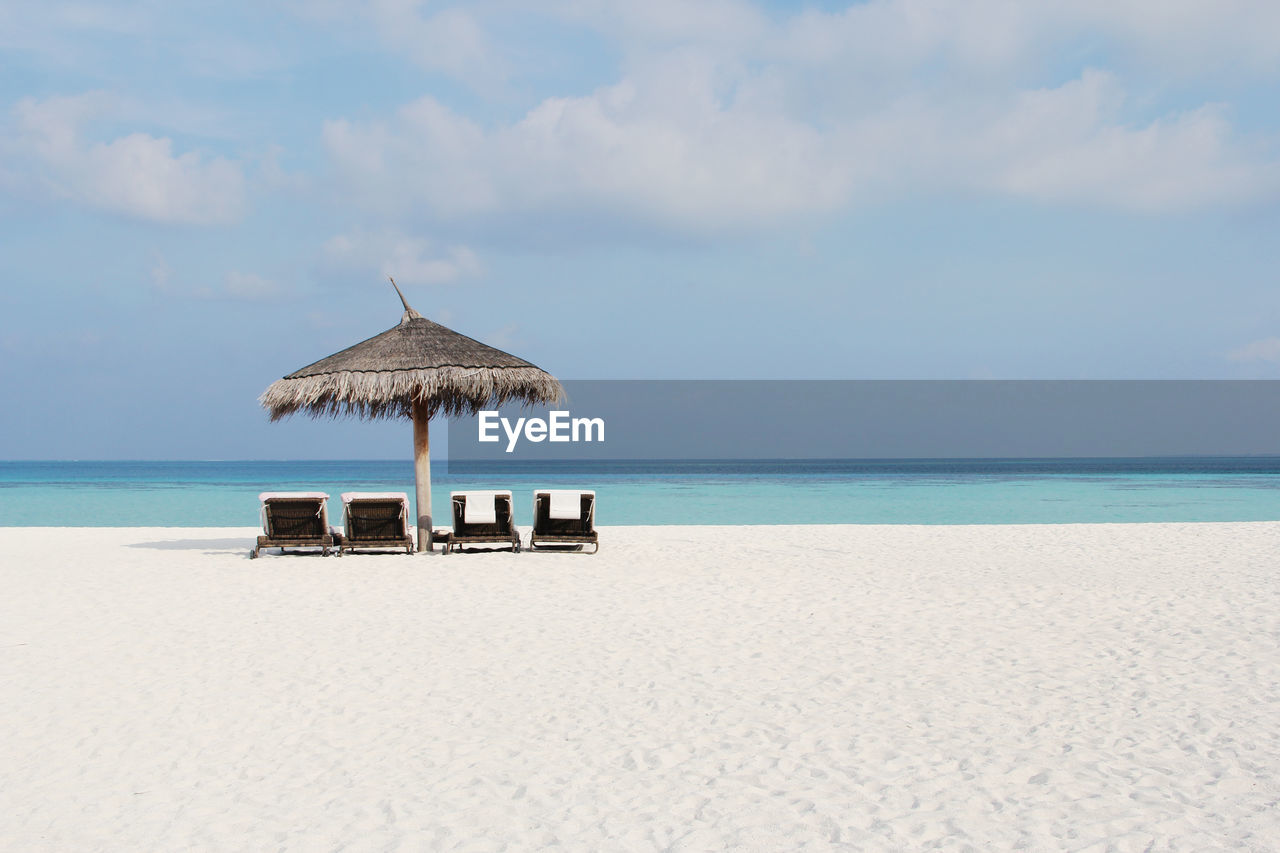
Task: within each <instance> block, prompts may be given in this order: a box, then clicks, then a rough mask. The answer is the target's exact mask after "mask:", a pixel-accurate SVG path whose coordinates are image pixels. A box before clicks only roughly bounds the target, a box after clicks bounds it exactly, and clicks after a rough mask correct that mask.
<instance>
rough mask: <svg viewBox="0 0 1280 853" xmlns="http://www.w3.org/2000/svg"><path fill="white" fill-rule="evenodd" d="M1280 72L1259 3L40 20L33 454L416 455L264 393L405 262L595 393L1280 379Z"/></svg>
mask: <svg viewBox="0 0 1280 853" xmlns="http://www.w3.org/2000/svg"><path fill="white" fill-rule="evenodd" d="M1278 78H1280V5H1278V4H1276V3H1274V2H1249V0H1216V2H1211V1H1210V0H1109V2H1103V0H1045V2H1041V3H1034V4H1032V3H1011V2H1003V1H1002V0H966V1H965V2H961V0H878V1H877V2H866V3H856V4H852V5H845V4H840V3H832V2H824V3H812V4H791V3H768V4H753V3H748V2H736V0H712V2H679V3H677V2H669V0H657V1H656V2H649V3H644V4H626V5H623V6H621V7H619V6H618V5H617V4H609V3H600V2H593V0H551V1H550V2H541V3H525V2H520V1H519V0H506V1H505V2H476V3H468V4H460V5H449V4H431V3H416V2H409V0H373V2H362V3H356V2H346V0H319V2H279V3H270V2H263V3H254V4H241V3H235V2H226V3H184V4H168V3H160V2H138V3H128V4H115V3H95V2H78V3H59V2H39V3H37V2H25V0H10V2H7V3H5V4H4V5H3V6H0V219H3V226H2V231H0V277H2V280H3V289H2V290H0V385H2V387H3V391H4V396H5V405H4V406H3V407H2V408H0V444H2V447H0V458H11V459H22V458H253V457H274V458H280V457H295V456H296V457H322V456H334V455H337V456H348V457H349V456H366V455H368V456H398V455H400V453H401V451H402V450H405V445H407V441H408V439H407V432H406V428H405V427H404V425H400V424H390V425H387V424H381V425H364V424H351V423H338V424H315V423H312V422H309V421H305V420H303V421H298V422H290V423H286V424H283V425H278V424H277V425H269V424H267V423H266V421H265V417H264V416H263V415H262V413H261V411H260V410H259V409H258V408H257V404H256V397H257V395H258V394H259V393H260V392H261V391H262V390H263V389H264V388H265V387H266V386H267V385H268V384H269V383H270V382H271V381H273V380H274V379H276V378H277V377H279V376H280V375H282V374H284V373H286V372H288V371H291V370H293V369H295V368H297V367H300V366H302V365H303V364H306V363H309V362H311V361H314V360H315V359H317V358H320V357H322V356H324V355H326V354H328V353H330V352H332V351H334V350H337V349H340V348H342V347H344V346H347V345H349V344H351V343H354V342H355V341H358V340H361V339H363V338H365V337H369V336H371V335H373V334H376V333H378V332H380V331H382V330H383V329H385V328H388V327H389V326H391V325H394V323H395V322H396V321H397V320H398V318H399V305H398V302H397V301H396V299H395V296H394V293H393V292H392V291H391V289H390V287H389V286H388V285H387V284H386V281H385V277H386V275H387V274H388V273H389V274H392V275H395V276H396V279H397V281H399V282H400V283H401V284H402V285H403V286H404V288H405V290H406V294H407V296H408V297H409V300H410V302H411V303H413V304H414V306H415V307H416V308H417V309H418V310H419V311H421V312H423V313H424V314H426V315H427V316H429V317H432V318H433V319H437V320H439V321H440V322H443V323H445V324H447V325H450V326H452V327H454V328H456V329H458V330H459V331H462V332H465V333H467V334H470V335H472V336H474V337H477V338H479V339H481V340H485V341H487V342H489V343H492V344H494V345H496V346H499V347H503V348H506V349H510V350H512V351H513V352H516V353H517V354H520V355H522V356H524V357H526V358H529V359H530V360H532V361H534V362H535V363H537V364H539V365H541V366H543V367H545V368H547V369H548V370H551V371H552V372H553V373H555V374H557V375H559V376H561V377H563V378H570V379H584V378H793V377H803V378H970V377H973V378H1277V377H1280V286H1278V285H1280V280H1278V278H1280V276H1278V274H1277V270H1280V248H1277V247H1278V246H1280V239H1278V234H1280V205H1278V203H1277V202H1278V200H1280V147H1278V145H1277V142H1278V140H1280V135H1278V134H1280V127H1277V123H1278V122H1280V117H1278V114H1277V111H1276V110H1275V104H1276V103H1278V102H1280V91H1278V87H1277V82H1278ZM439 432H441V433H442V432H443V430H439Z"/></svg>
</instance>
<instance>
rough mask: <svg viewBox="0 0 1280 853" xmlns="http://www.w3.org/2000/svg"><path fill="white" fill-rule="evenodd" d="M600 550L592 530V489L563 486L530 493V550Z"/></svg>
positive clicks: (593, 519) (596, 536)
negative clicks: (531, 513)
mask: <svg viewBox="0 0 1280 853" xmlns="http://www.w3.org/2000/svg"><path fill="white" fill-rule="evenodd" d="M587 545H591V546H592V550H591V551H590V552H589V553H591V554H594V553H596V552H597V551H599V550H600V535H599V534H598V533H596V493H595V492H584V491H570V490H566V489H537V490H535V491H534V493H533V532H532V533H530V534H529V548H530V550H534V551H538V550H548V551H551V550H561V551H582V550H585V546H587Z"/></svg>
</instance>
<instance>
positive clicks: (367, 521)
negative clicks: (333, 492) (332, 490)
mask: <svg viewBox="0 0 1280 853" xmlns="http://www.w3.org/2000/svg"><path fill="white" fill-rule="evenodd" d="M342 526H343V536H342V541H340V542H339V543H338V556H339V557H341V556H342V555H343V553H345V552H347V551H354V550H356V549H357V548H360V549H362V550H363V549H369V550H377V549H387V548H396V549H399V548H403V549H404V550H405V553H406V554H412V553H413V535H412V534H411V533H409V530H408V527H409V496H408V495H406V494H405V493H404V492H343V493H342Z"/></svg>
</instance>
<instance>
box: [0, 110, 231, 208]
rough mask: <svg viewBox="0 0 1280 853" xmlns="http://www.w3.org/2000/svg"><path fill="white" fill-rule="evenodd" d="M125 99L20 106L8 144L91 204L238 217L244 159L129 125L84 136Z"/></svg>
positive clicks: (40, 174) (48, 180) (67, 192)
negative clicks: (185, 147) (179, 148)
mask: <svg viewBox="0 0 1280 853" xmlns="http://www.w3.org/2000/svg"><path fill="white" fill-rule="evenodd" d="M118 107H119V105H118V102H117V101H116V100H115V99H113V98H111V97H110V96H107V95H104V94H102V93H93V92H91V93H86V94H83V95H76V96H69V97H53V98H48V99H45V100H36V99H33V98H26V99H23V100H22V101H19V102H18V104H17V105H16V106H15V107H14V110H13V117H14V126H15V131H14V133H13V135H12V137H11V138H10V139H9V140H8V144H7V145H6V148H7V149H9V151H10V153H11V156H13V157H15V158H17V159H18V160H20V161H21V162H23V163H25V164H26V165H27V166H28V169H27V170H26V171H27V172H28V175H29V178H30V179H31V180H32V181H33V182H34V183H35V184H36V185H37V186H39V187H40V188H42V189H43V190H45V191H46V192H49V193H50V194H52V195H54V196H56V197H60V198H66V199H71V200H73V201H76V202H80V203H82V204H85V205H88V206H90V207H95V208H99V209H102V210H109V211H113V212H116V213H123V214H126V215H129V216H134V217H137V218H139V219H147V220H152V221H156V222H175V223H189V224H199V225H204V224H214V223H225V222H233V221H235V220H237V219H238V218H239V217H240V216H241V213H242V211H243V207H244V193H245V187H244V176H243V173H242V171H241V167H240V166H239V165H238V164H236V163H233V162H231V161H229V160H227V159H224V158H221V157H209V156H205V155H202V154H200V153H198V152H195V151H188V152H186V153H182V154H175V153H174V151H173V141H172V140H170V139H168V138H166V137H155V136H151V135H149V134H146V133H136V132H135V133H128V134H125V135H122V136H117V137H115V138H114V139H110V140H108V141H92V140H90V139H86V138H85V133H84V130H85V127H86V126H87V125H89V124H91V123H92V122H94V121H96V120H101V119H105V118H114V117H116V114H118V113H119V112H120V110H119V109H118Z"/></svg>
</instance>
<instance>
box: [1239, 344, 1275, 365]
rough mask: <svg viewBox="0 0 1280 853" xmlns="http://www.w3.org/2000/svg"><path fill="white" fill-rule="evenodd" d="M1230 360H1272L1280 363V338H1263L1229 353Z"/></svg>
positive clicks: (1248, 361)
mask: <svg viewBox="0 0 1280 853" xmlns="http://www.w3.org/2000/svg"><path fill="white" fill-rule="evenodd" d="M1227 359H1228V360H1229V361H1236V362H1242V363H1251V362H1272V363H1276V364H1280V338H1263V339H1262V340H1258V341H1253V342H1252V343H1248V344H1245V345H1244V346H1242V347H1239V348H1238V349H1234V350H1232V351H1231V352H1229V353H1227Z"/></svg>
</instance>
